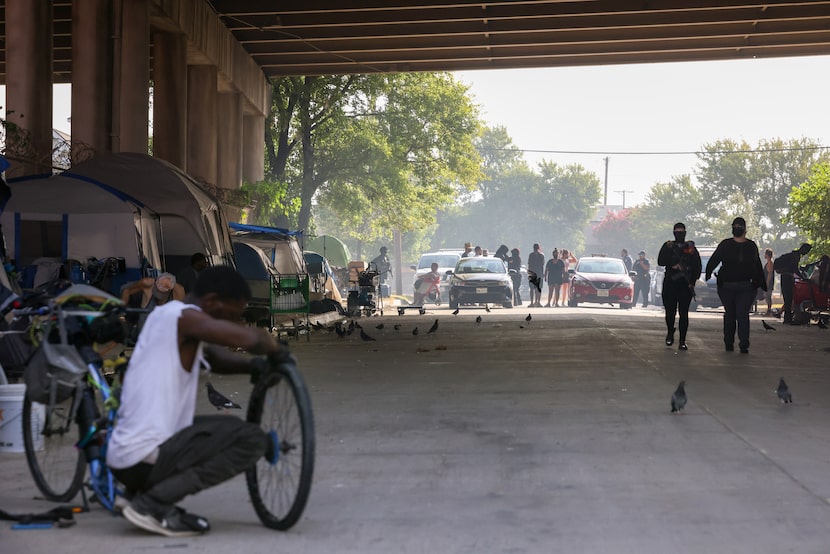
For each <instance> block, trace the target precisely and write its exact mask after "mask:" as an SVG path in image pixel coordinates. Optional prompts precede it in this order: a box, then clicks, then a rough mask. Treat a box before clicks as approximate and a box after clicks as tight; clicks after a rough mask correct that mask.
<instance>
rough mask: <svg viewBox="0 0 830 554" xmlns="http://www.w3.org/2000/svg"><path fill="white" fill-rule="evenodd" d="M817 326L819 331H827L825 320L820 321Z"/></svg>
mask: <svg viewBox="0 0 830 554" xmlns="http://www.w3.org/2000/svg"><path fill="white" fill-rule="evenodd" d="M816 325H818V328H819V329H827V324H826V323H824V320H823V319H819V320H818V322H817V323H816Z"/></svg>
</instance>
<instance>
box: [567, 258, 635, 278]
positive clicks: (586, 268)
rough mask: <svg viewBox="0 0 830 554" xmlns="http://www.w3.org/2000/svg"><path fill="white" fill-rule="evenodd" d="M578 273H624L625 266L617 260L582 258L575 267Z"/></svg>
mask: <svg viewBox="0 0 830 554" xmlns="http://www.w3.org/2000/svg"><path fill="white" fill-rule="evenodd" d="M576 271H577V272H578V273H609V274H611V275H625V274H626V271H625V266H624V265H623V263H622V262H621V261H619V260H584V261H580V262H579V265H578V266H577V268H576Z"/></svg>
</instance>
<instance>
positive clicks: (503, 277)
mask: <svg viewBox="0 0 830 554" xmlns="http://www.w3.org/2000/svg"><path fill="white" fill-rule="evenodd" d="M449 275H450V276H451V277H450V288H449V296H448V298H449V304H450V308H452V309H455V308H457V307H458V305H459V304H466V303H469V304H482V303H485V304H501V305H502V306H504V307H505V308H512V307H513V281H512V279H510V275H509V274H508V273H507V267H506V266H505V265H504V262H503V261H501V260H500V259H498V258H493V257H486V258H485V257H474V258H461V259H460V260H458V263H457V264H456V265H455V268H454V269H453V270H451V271H450V272H449Z"/></svg>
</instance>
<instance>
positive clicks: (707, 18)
mask: <svg viewBox="0 0 830 554" xmlns="http://www.w3.org/2000/svg"><path fill="white" fill-rule="evenodd" d="M209 4H210V5H211V6H212V7H213V8H214V10H215V11H216V13H217V14H218V15H219V17H220V19H221V21H222V22H223V23H224V24H225V25H226V26H227V27H228V29H230V30H231V32H232V33H233V35H234V37H235V38H236V39H237V40H238V41H239V42H240V44H242V46H243V47H244V48H245V50H246V51H247V52H249V53H250V55H251V56H252V57H253V59H254V60H255V61H256V63H257V64H259V65H260V66H261V67H262V69H263V71H264V72H265V74H266V75H268V76H280V75H315V74H329V73H373V72H398V71H439V70H471V69H504V68H522V67H556V66H575V65H603V64H620V63H646V62H662V61H694V60H720V59H735V58H753V57H776V56H795V55H817V54H830V1H823V0H814V1H792V0H770V1H765V2H757V1H756V2H752V1H746V0H659V1H656V0H654V1H644V0H640V1H628V0H534V1H523V0H516V1H502V2H486V1H485V2H482V1H473V0H455V1H441V0H420V1H418V0H409V1H407V0H319V1H314V0H307V1H305V2H273V1H265V0H209Z"/></svg>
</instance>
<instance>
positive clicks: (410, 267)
mask: <svg viewBox="0 0 830 554" xmlns="http://www.w3.org/2000/svg"><path fill="white" fill-rule="evenodd" d="M409 269H418V268H417V267H416V266H415V265H411V266H409Z"/></svg>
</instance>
